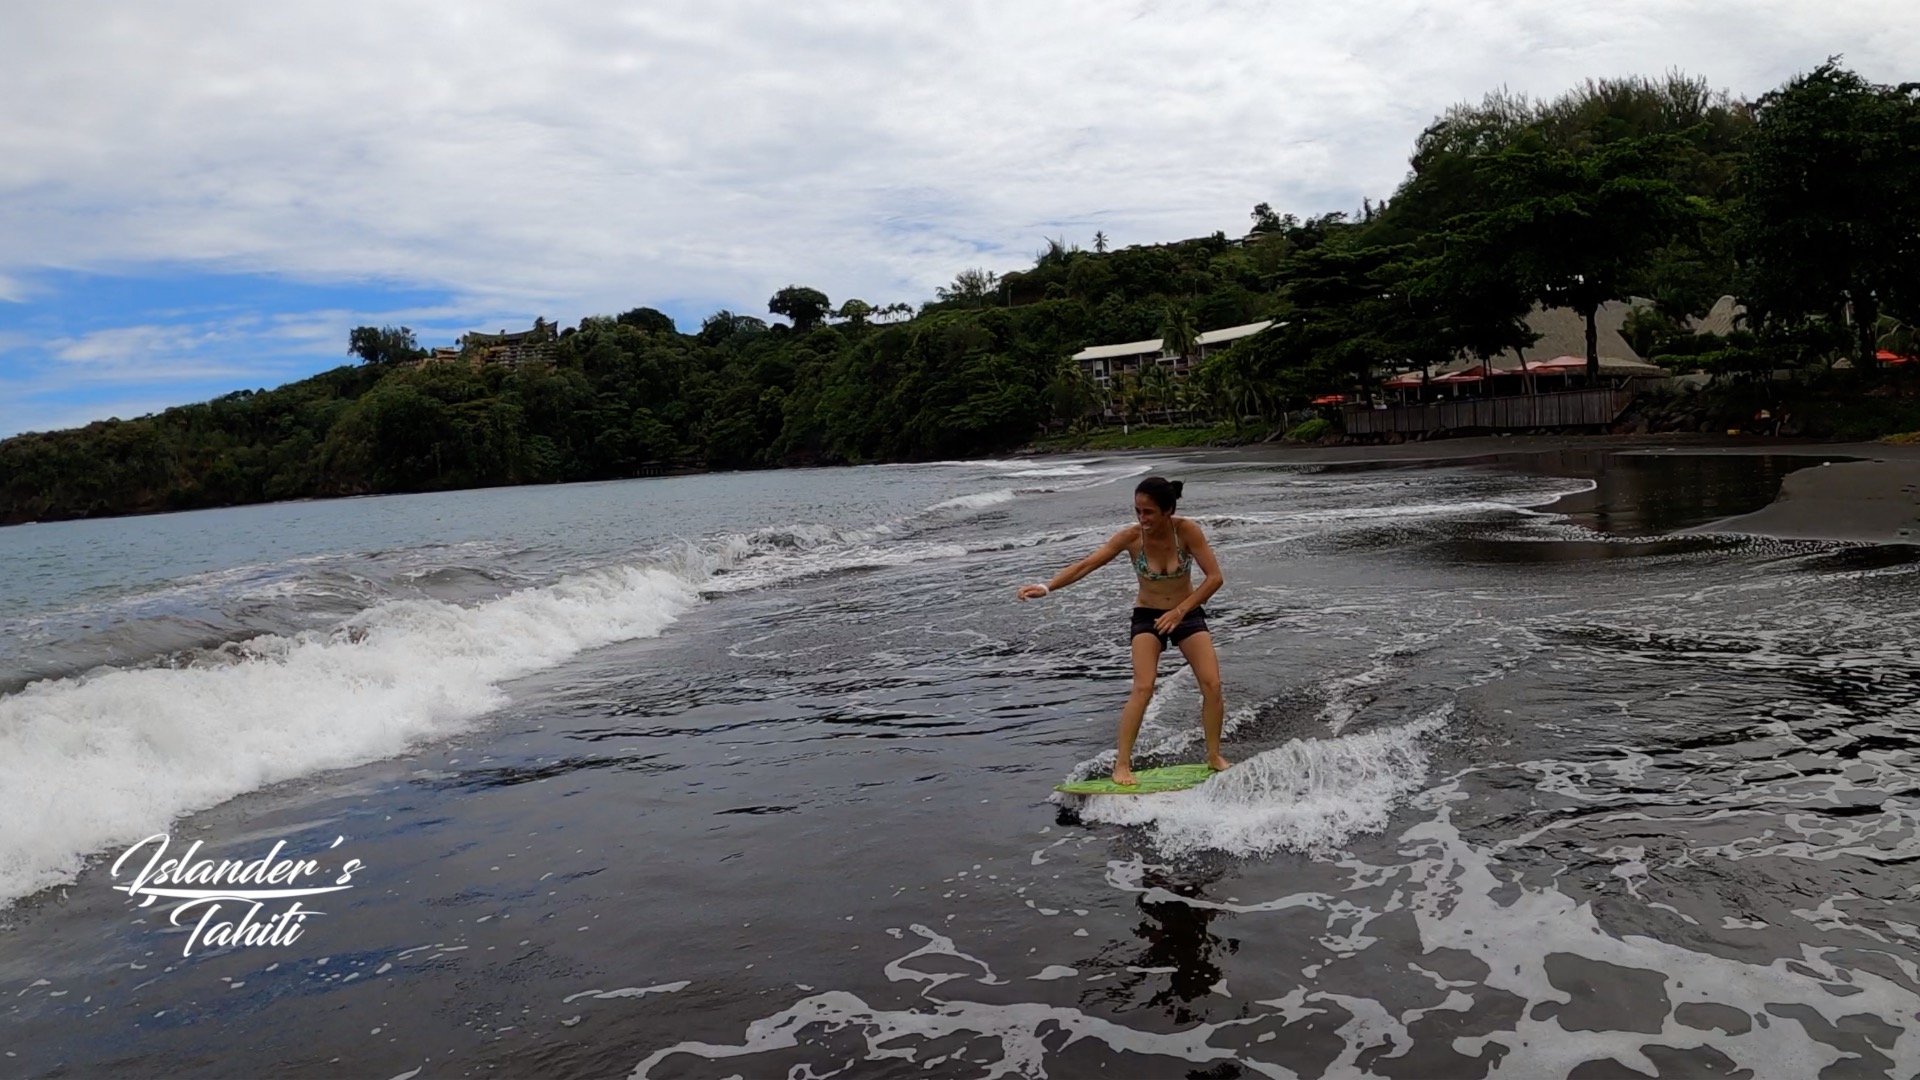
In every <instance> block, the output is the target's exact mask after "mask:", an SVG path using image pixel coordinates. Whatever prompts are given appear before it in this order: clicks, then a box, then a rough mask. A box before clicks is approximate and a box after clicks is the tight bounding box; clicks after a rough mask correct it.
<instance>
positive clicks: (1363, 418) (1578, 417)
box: [1342, 390, 1634, 435]
mask: <svg viewBox="0 0 1920 1080" xmlns="http://www.w3.org/2000/svg"><path fill="white" fill-rule="evenodd" d="M1633 398H1634V391H1632V390H1572V391H1567V392H1565V393H1558V394H1516V395H1514V396H1512V397H1490V398H1467V399H1464V400H1461V401H1442V402H1436V403H1434V404H1431V405H1396V406H1393V407H1391V408H1385V409H1375V408H1371V407H1369V406H1366V405H1347V406H1343V407H1342V413H1343V418H1344V419H1345V421H1346V429H1347V434H1349V435H1384V434H1386V433H1387V432H1390V431H1398V432H1403V433H1407V432H1416V431H1467V430H1482V431H1499V430H1502V429H1511V428H1561V427H1592V426H1600V425H1605V424H1611V423H1613V422H1614V421H1615V420H1617V419H1619V417H1620V414H1621V413H1623V412H1625V411H1627V406H1628V405H1630V404H1632V402H1633Z"/></svg>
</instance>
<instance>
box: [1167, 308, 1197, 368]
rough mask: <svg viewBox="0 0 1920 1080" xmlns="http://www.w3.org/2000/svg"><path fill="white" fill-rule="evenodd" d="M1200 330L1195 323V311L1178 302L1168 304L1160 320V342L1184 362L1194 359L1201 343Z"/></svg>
mask: <svg viewBox="0 0 1920 1080" xmlns="http://www.w3.org/2000/svg"><path fill="white" fill-rule="evenodd" d="M1199 338H1200V331H1199V329H1198V328H1197V327H1195V326H1194V323H1193V312H1191V311H1188V310H1187V309H1186V308H1183V307H1181V306H1180V305H1178V304H1168V305H1167V314H1166V316H1165V318H1163V319H1162V320H1161V322H1160V343H1161V345H1163V346H1165V348H1166V350H1167V351H1168V352H1170V353H1172V354H1173V355H1175V356H1177V357H1179V358H1180V359H1181V361H1182V362H1185V361H1187V360H1190V359H1192V357H1193V351H1194V349H1195V348H1196V347H1197V346H1198V344H1199Z"/></svg>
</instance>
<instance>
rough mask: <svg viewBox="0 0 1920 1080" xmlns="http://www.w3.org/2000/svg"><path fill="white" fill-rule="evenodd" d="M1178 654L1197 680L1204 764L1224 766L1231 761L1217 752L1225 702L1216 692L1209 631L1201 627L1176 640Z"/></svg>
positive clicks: (1215, 663)
mask: <svg viewBox="0 0 1920 1080" xmlns="http://www.w3.org/2000/svg"><path fill="white" fill-rule="evenodd" d="M1180 655H1182V656H1185V657H1186V658H1187V666H1189V667H1191V668H1193V681H1194V682H1196V683H1198V684H1200V727H1201V729H1202V730H1204V731H1205V732H1206V733H1207V764H1209V765H1211V766H1213V767H1214V768H1215V769H1224V768H1226V767H1228V766H1229V765H1230V764H1232V763H1231V762H1229V761H1228V760H1227V759H1226V758H1223V757H1221V756H1220V730H1221V729H1222V728H1224V727H1225V726H1226V723H1227V705H1226V701H1225V699H1224V698H1222V697H1221V696H1220V658H1219V657H1218V656H1216V655H1214V651H1213V635H1211V634H1209V633H1207V632H1206V631H1204V630H1202V631H1201V632H1199V633H1197V634H1188V635H1187V637H1186V639H1185V640H1183V641H1181V642H1180Z"/></svg>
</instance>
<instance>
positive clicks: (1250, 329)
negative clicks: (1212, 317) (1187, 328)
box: [1193, 319, 1273, 345]
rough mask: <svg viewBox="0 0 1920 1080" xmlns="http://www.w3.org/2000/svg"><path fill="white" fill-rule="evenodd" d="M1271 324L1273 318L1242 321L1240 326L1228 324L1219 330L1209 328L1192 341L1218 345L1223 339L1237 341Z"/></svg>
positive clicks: (1196, 343) (1200, 343) (1199, 343)
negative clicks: (1251, 321) (1261, 320)
mask: <svg viewBox="0 0 1920 1080" xmlns="http://www.w3.org/2000/svg"><path fill="white" fill-rule="evenodd" d="M1272 325H1273V320H1272V319H1267V320H1265V321H1263V322H1253V323H1243V324H1242V325H1240V326H1229V327H1226V328H1224V329H1221V330H1209V331H1207V332H1206V333H1204V334H1201V335H1200V336H1199V337H1196V338H1194V339H1193V343H1194V344H1195V345H1218V344H1220V343H1221V342H1223V341H1238V340H1239V339H1241V338H1243V337H1252V336H1253V335H1255V334H1257V333H1259V332H1260V331H1262V330H1265V329H1266V328H1267V327H1269V326H1272Z"/></svg>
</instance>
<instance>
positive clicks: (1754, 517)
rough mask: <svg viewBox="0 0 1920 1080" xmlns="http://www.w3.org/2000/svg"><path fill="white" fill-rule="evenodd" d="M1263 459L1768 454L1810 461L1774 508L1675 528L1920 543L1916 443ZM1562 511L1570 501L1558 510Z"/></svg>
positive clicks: (1732, 443)
mask: <svg viewBox="0 0 1920 1080" xmlns="http://www.w3.org/2000/svg"><path fill="white" fill-rule="evenodd" d="M1249 452H1250V454H1251V455H1253V456H1256V457H1258V458H1260V459H1262V460H1271V461H1276V462H1299V463H1301V464H1316V465H1361V464H1372V463H1378V464H1388V463H1391V464H1394V465H1413V464H1417V463H1421V462H1451V463H1456V464H1458V463H1465V462H1469V461H1478V460H1485V461H1487V462H1488V463H1494V462H1501V463H1510V462H1511V460H1512V459H1513V458H1515V457H1519V456H1525V455H1541V456H1563V455H1566V454H1568V453H1574V454H1580V453H1606V454H1615V455H1621V456H1661V457H1666V456H1673V457H1704V456H1711V457H1722V456H1740V457H1746V456H1766V457H1775V458H1788V459H1812V458H1819V459H1821V460H1820V462H1819V463H1818V467H1814V464H1815V463H1814V462H1813V461H1811V460H1809V461H1807V462H1806V463H1805V465H1804V466H1803V467H1800V468H1797V469H1795V470H1793V471H1791V472H1789V473H1787V474H1786V475H1785V476H1784V478H1783V479H1782V481H1781V484H1780V490H1779V494H1778V495H1777V496H1776V498H1775V499H1774V501H1773V503H1772V504H1771V505H1768V506H1766V507H1764V508H1762V509H1760V510H1757V511H1754V512H1752V513H1746V514H1738V515H1734V516H1731V517H1725V518H1721V519H1719V520H1716V521H1712V522H1707V523H1702V524H1696V525H1692V526H1690V527H1686V528H1683V529H1679V530H1677V531H1679V532H1683V533H1692V534H1740V535H1749V536H1769V537H1777V538H1780V539H1789V540H1838V541H1847V542H1855V543H1875V544H1916V543H1920V447H1914V446H1889V445H1886V444H1882V443H1834V442H1812V441H1807V440H1794V439H1769V438H1724V437H1719V436H1680V435H1644V436H1608V435H1593V436H1512V437H1500V436H1482V437H1477V438H1469V439H1449V440H1443V441H1439V442H1425V443H1401V444H1398V445H1394V446H1337V447H1282V446H1263V447H1259V448H1254V449H1252V450H1251V451H1249ZM1556 509H1562V510H1564V509H1568V507H1556Z"/></svg>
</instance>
